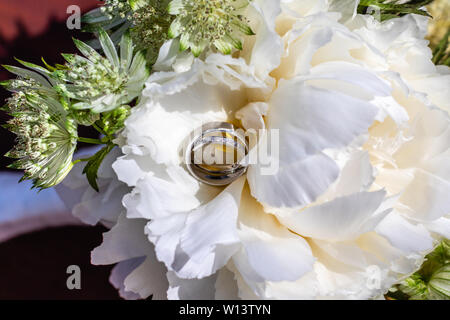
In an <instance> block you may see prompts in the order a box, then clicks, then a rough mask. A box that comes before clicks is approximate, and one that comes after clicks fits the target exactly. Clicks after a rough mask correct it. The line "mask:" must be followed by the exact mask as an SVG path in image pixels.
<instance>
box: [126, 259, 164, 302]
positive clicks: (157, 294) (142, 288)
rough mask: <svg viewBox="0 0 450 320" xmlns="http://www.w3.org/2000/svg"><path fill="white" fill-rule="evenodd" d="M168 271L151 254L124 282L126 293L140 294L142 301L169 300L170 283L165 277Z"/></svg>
mask: <svg viewBox="0 0 450 320" xmlns="http://www.w3.org/2000/svg"><path fill="white" fill-rule="evenodd" d="M166 273H167V269H166V268H165V267H164V264H162V263H161V262H159V261H158V260H157V259H156V257H155V255H154V254H153V253H151V254H150V255H148V256H147V258H146V259H145V261H144V262H143V263H142V264H141V265H140V266H139V267H137V268H136V269H135V270H134V271H133V272H131V273H130V274H129V275H128V276H127V277H126V279H125V281H124V287H125V291H130V292H134V293H136V294H138V295H139V296H140V297H141V298H142V299H146V298H148V297H150V296H152V299H153V300H165V299H167V289H168V286H169V283H168V281H167V279H166V277H165V275H166Z"/></svg>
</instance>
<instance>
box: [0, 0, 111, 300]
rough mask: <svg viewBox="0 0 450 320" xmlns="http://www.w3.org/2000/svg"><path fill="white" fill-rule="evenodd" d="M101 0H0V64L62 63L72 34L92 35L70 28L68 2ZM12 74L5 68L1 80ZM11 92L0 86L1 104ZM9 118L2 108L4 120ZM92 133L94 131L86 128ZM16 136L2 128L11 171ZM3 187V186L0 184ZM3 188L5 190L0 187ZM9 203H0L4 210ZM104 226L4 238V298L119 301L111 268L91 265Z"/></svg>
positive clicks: (85, 6) (0, 294) (0, 258)
mask: <svg viewBox="0 0 450 320" xmlns="http://www.w3.org/2000/svg"><path fill="white" fill-rule="evenodd" d="M101 3H102V2H101V1H97V0H20V1H18V0H0V64H1V65H3V64H10V65H17V62H15V61H14V57H17V58H19V59H21V60H25V61H29V62H33V63H36V64H42V63H41V61H40V59H41V57H44V58H45V60H46V61H47V62H48V63H50V64H54V63H63V59H62V57H61V56H60V53H75V52H76V49H75V47H74V45H73V42H72V37H75V38H78V39H81V40H86V39H90V38H91V34H84V33H81V32H80V31H78V30H69V29H68V28H67V27H66V19H67V17H68V16H69V14H67V13H66V10H67V7H68V6H70V5H78V6H79V7H80V8H81V11H82V12H83V13H84V12H87V11H89V10H91V9H93V8H95V7H97V6H99V5H100V4H101ZM9 78H12V77H11V75H10V74H8V72H7V71H6V70H4V69H3V68H2V69H1V70H0V81H3V80H6V79H9ZM8 96H9V93H8V92H7V91H6V90H3V88H0V105H3V103H4V100H5V99H6V98H7V97H8ZM6 120H7V116H6V115H5V114H4V113H2V112H1V111H0V124H4V123H5V122H6ZM83 134H84V135H85V136H92V135H93V134H94V133H92V132H84V133H83ZM13 142H14V135H12V134H11V133H10V132H8V131H7V130H5V129H3V128H0V155H1V156H0V173H1V172H4V171H5V170H8V169H7V168H6V166H7V165H8V164H9V163H11V161H10V159H8V158H5V157H3V154H5V153H6V152H7V151H8V150H9V149H11V147H12V145H13ZM0 188H1V186H0ZM0 190H1V189H0ZM6 209H7V203H1V202H0V214H2V211H4V210H6ZM104 231H106V230H105V229H104V228H102V227H95V228H93V227H63V228H52V229H46V230H43V231H38V232H34V233H31V234H27V235H23V236H19V237H18V238H15V239H12V240H9V241H6V242H2V243H1V242H0V300H1V299H119V296H118V294H117V290H116V289H114V288H113V286H112V285H111V284H110V283H109V280H108V278H109V274H110V271H111V268H112V267H111V266H107V267H102V266H92V265H91V264H90V252H91V250H92V249H93V248H95V247H96V246H98V245H99V244H100V243H101V242H102V233H103V232H104ZM70 265H78V266H80V268H81V279H82V282H81V286H82V288H81V290H68V289H67V287H66V280H67V277H68V275H67V274H66V269H67V267H68V266H70Z"/></svg>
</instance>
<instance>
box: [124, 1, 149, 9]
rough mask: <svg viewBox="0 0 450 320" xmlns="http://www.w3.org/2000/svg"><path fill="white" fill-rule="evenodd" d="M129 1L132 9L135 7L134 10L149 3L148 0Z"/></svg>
mask: <svg viewBox="0 0 450 320" xmlns="http://www.w3.org/2000/svg"><path fill="white" fill-rule="evenodd" d="M128 3H129V4H130V7H131V9H133V10H134V11H136V10H138V9H140V8H142V7H145V6H146V5H148V3H147V0H128Z"/></svg>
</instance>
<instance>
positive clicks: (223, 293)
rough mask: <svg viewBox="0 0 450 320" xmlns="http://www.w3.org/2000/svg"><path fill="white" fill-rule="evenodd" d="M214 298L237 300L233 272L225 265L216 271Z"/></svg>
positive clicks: (236, 288)
mask: <svg viewBox="0 0 450 320" xmlns="http://www.w3.org/2000/svg"><path fill="white" fill-rule="evenodd" d="M215 289H216V293H215V296H214V299H215V300H239V297H238V287H237V282H236V280H235V278H234V273H233V272H231V271H230V270H228V269H227V268H226V267H225V268H222V269H220V270H219V271H218V272H217V279H216V284H215Z"/></svg>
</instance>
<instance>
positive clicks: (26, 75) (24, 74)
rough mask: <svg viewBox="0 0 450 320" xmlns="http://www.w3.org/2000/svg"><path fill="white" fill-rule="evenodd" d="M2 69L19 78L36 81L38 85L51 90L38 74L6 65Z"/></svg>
mask: <svg viewBox="0 0 450 320" xmlns="http://www.w3.org/2000/svg"><path fill="white" fill-rule="evenodd" d="M3 67H4V68H5V69H6V70H8V71H9V72H11V73H14V74H15V75H17V76H19V77H24V78H26V79H33V80H36V81H37V82H38V83H40V84H41V85H43V86H44V87H47V88H51V86H50V83H49V82H48V81H47V80H46V79H45V78H44V77H43V76H41V75H40V74H38V73H36V72H34V71H30V70H26V69H23V68H19V67H15V66H8V65H3Z"/></svg>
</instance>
